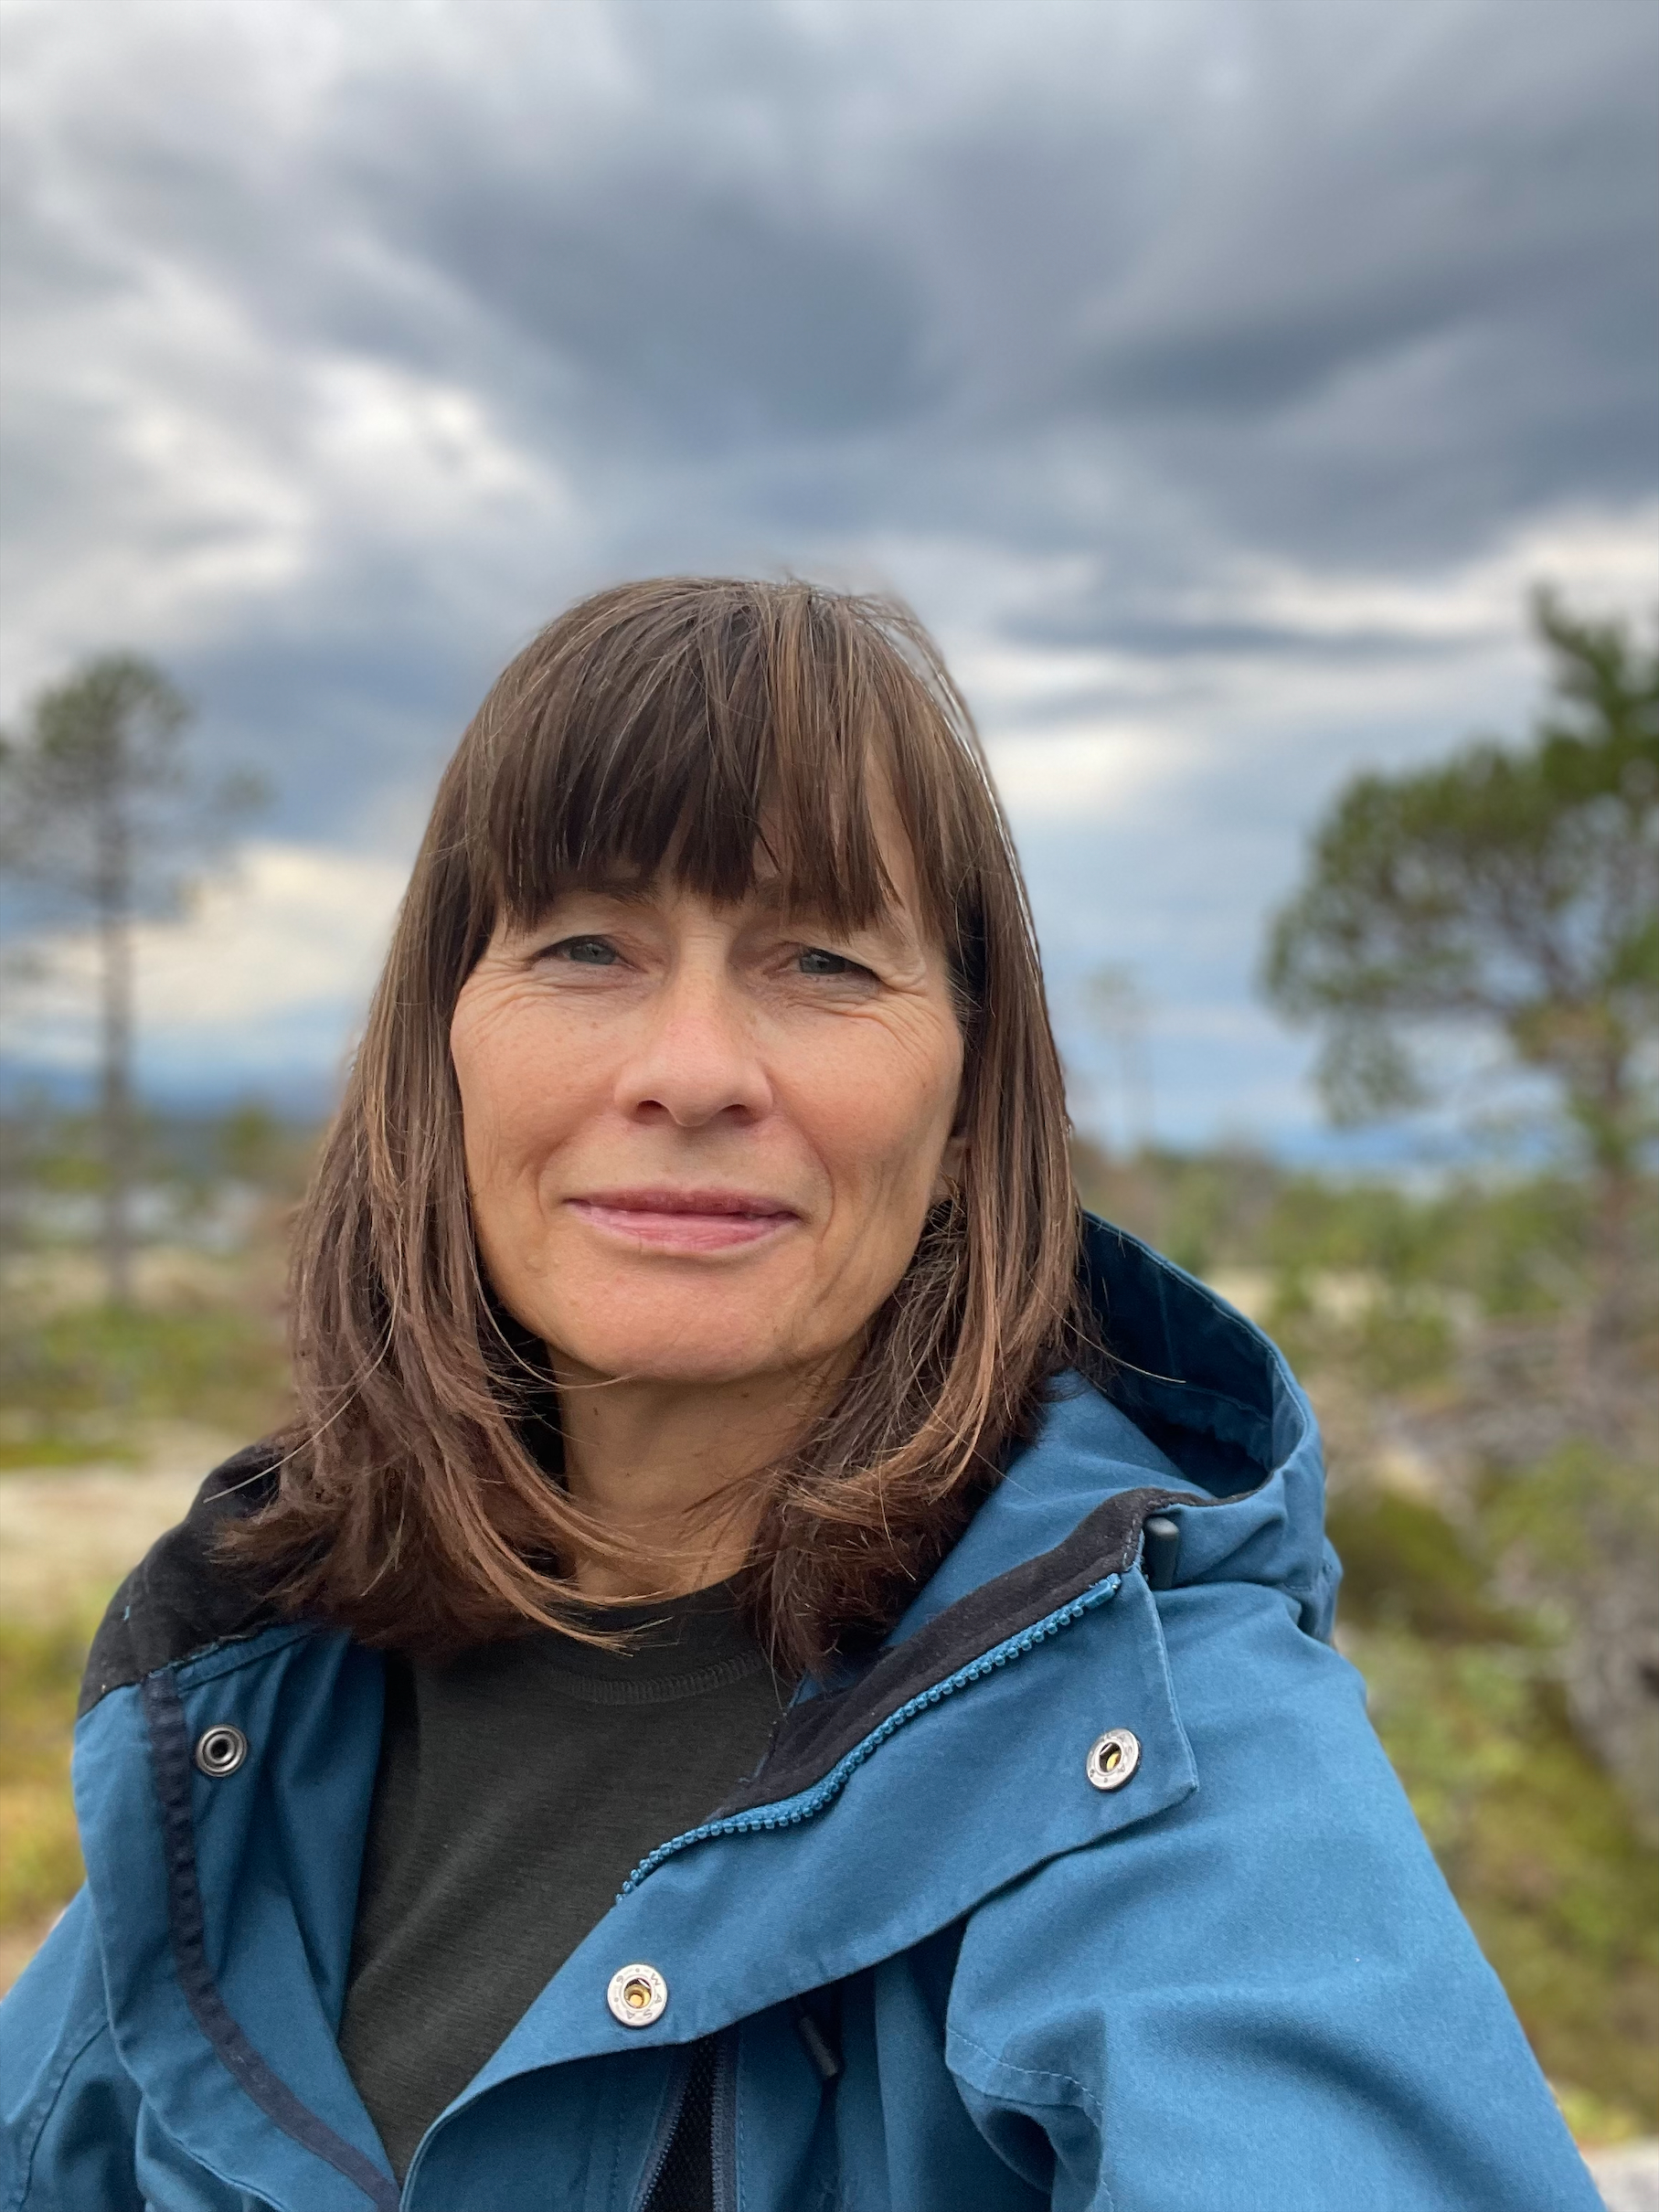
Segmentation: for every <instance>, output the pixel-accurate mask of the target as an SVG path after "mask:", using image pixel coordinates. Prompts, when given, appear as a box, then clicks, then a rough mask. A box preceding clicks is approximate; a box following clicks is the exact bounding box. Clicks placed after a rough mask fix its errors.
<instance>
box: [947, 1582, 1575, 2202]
mask: <svg viewBox="0 0 1659 2212" xmlns="http://www.w3.org/2000/svg"><path fill="white" fill-rule="evenodd" d="M1160 1611H1161V1615H1162V1626H1163V1632H1164V1641H1165V1645H1166V1649H1167V1653H1168V1660H1169V1666H1170V1672H1171V1678H1172V1682H1173V1685H1174V1688H1175V1704H1176V1707H1177V1709H1178V1710H1179V1712H1180V1715H1181V1719H1182V1723H1183V1725H1184V1726H1185V1727H1186V1731H1187V1734H1188V1737H1189V1739H1190V1740H1191V1745H1192V1749H1193V1755H1194V1760H1195V1762H1196V1770H1197V1775H1198V1786H1197V1789H1196V1792H1194V1793H1193V1794H1192V1795H1191V1796H1189V1797H1187V1798H1186V1799H1185V1800H1184V1801H1183V1802H1182V1803H1179V1804H1176V1805H1174V1806H1172V1807H1170V1808H1168V1809H1167V1810H1166V1811H1164V1812H1161V1813H1155V1814H1154V1815H1153V1816H1152V1817H1150V1818H1148V1819H1147V1820H1145V1821H1144V1822H1143V1823H1141V1824H1138V1825H1131V1826H1129V1827H1127V1828H1124V1829H1122V1830H1121V1831H1120V1832H1119V1833H1118V1834H1115V1835H1113V1836H1111V1837H1110V1838H1108V1839H1105V1840H1102V1841H1101V1842H1099V1843H1096V1844H1093V1845H1089V1846H1088V1847H1086V1848H1084V1849H1081V1850H1079V1851H1075V1852H1071V1853H1069V1854H1067V1855H1065V1856H1061V1857H1058V1858H1055V1859H1052V1860H1050V1861H1048V1863H1047V1864H1046V1865H1044V1866H1041V1867H1039V1868H1037V1870H1036V1871H1035V1872H1034V1873H1033V1874H1031V1875H1030V1876H1028V1877H1026V1879H1025V1880H1024V1881H1022V1882H1020V1883H1018V1884H1016V1885H1015V1886H1014V1887H1013V1888H1010V1889H1008V1890H1005V1891H1004V1892H1003V1893H1001V1894H1000V1895H999V1896H997V1897H995V1898H991V1899H989V1900H988V1901H987V1902H986V1903H985V1904H984V1905H983V1906H981V1907H980V1909H978V1910H977V1911H976V1912H975V1913H974V1914H973V1918H972V1919H971V1920H970V1922H969V1924H968V1928H967V1930H966V1931H965V1934H964V1939H963V1943H962V1952H961V1955H960V1958H959V1961H958V1965H957V1972H956V1975H955V1979H954V1983H953V1985H952V1996H951V2003H950V2010H949V2015H948V2018H947V2047H946V2057H947V2060H948V2062H949V2064H950V2066H951V2068H952V2073H953V2075H954V2076H955V2079H956V2081H957V2084H958V2087H959V2090H961V2093H962V2097H963V2099H964V2100H965V2102H966V2103H967V2105H968V2108H969V2111H970V2112H971V2113H972V2114H973V2118H974V2120H975V2122H977V2124H978V2126H979V2127H980V2129H981V2132H983V2133H984V2135H985V2136H986V2137H987V2139H988V2140H989V2141H990V2142H991V2143H992V2145H993V2146H994V2148H995V2149H997V2150H998V2151H1000V2152H1001V2154H1002V2155H1003V2156H1004V2157H1005V2159H1006V2160H1007V2162H1008V2163H1009V2164H1011V2165H1013V2166H1015V2167H1016V2170H1017V2171H1023V2172H1025V2173H1026V2175H1027V2178H1029V2179H1030V2180H1032V2181H1033V2182H1034V2183H1036V2184H1037V2185H1038V2186H1039V2187H1040V2188H1043V2189H1045V2190H1047V2191H1048V2192H1049V2193H1050V2201H1051V2203H1052V2205H1053V2207H1055V2212H1109V2208H1110V2212H1154V2208H1155V2212H1222V2208H1223V2207H1225V2212H1336V2208H1337V2207H1340V2212H1495V2208H1496V2207H1499V2206H1502V2207H1505V2212H1600V2207H1601V2198H1600V2196H1599V2195H1598V2194H1597V2192H1596V2189H1595V2187H1594V2185H1593V2184H1592V2183H1591V2181H1590V2176H1589V2175H1588V2173H1587V2172H1586V2170H1585V2167H1584V2165H1583V2163H1582V2161H1581V2160H1580V2159H1579V2154H1578V2152H1577V2150H1576V2149H1575V2147H1574V2145H1573V2143H1572V2139H1571V2137H1570V2135H1569V2133H1568V2132H1567V2129H1566V2127H1565V2125H1564V2123H1563V2122H1562V2121H1561V2118H1560V2116H1559V2113H1558V2111H1557V2109H1556V2105H1555V2101H1554V2099H1553V2098H1552V2097H1551V2095H1550V2092H1549V2090H1548V2088H1547V2084H1546V2083H1545V2081H1544V2079H1543V2077H1542V2075H1541V2074H1540V2073H1539V2071H1538V2068H1537V2064H1536V2062H1535V2061H1534V2059H1533V2057H1532V2054H1531V2052H1530V2050H1529V2049H1528V2047H1527V2045H1526V2040H1525V2038H1524V2037H1523V2036H1522V2034H1521V2030H1520V2027H1519V2025H1518V2023H1517V2022H1516V2020H1515V2015H1514V2014H1513V2013H1512V2011H1511V2010H1510V2007H1509V2004H1508V2001H1507V1999H1506V1998H1505V1994H1504V1992H1503V1989H1502V1987H1501V1985H1500V1984H1499V1983H1498V1981H1497V1978H1496V1976H1495V1975H1494V1973H1493V1972H1492V1970H1491V1969H1490V1967H1488V1966H1487V1964H1486V1962H1485V1961H1484V1958H1483V1957H1482V1956H1481V1953H1480V1951H1479V1950H1478V1949H1477V1947H1476V1945H1475V1942H1474V1939H1473V1936H1472V1934H1471V1933H1470V1930H1469V1929H1468V1927H1467V1925H1466V1923H1465V1922H1464V1920H1463V1919H1462V1915H1461V1913H1460V1912H1459V1910H1458V1909H1457V1906H1456V1903H1455V1901H1454V1900H1453V1898H1452V1895H1451V1892H1450V1891H1449V1890H1448V1888H1447V1887H1446V1885H1445V1882H1444V1881H1443V1879H1442V1878H1441V1874H1440V1871H1439V1869H1438V1868H1437V1866H1435V1864H1434V1861H1433V1858H1432V1856H1430V1852H1429V1848H1428V1845H1426V1843H1425V1842H1424V1840H1423V1837H1422V1834H1421V1832H1420V1829H1419V1828H1418V1825H1417V1823H1416V1821H1415V1819H1414V1818H1413V1816H1412V1813H1411V1810H1410V1807H1409V1804H1408V1803H1407V1802H1406V1799H1405V1796H1404V1793H1403V1792H1402V1791H1401V1790H1400V1788H1399V1785H1398V1782H1397V1781H1396V1780H1395V1777H1394V1774H1393V1772H1392V1771H1391V1769H1390V1768H1389V1766H1388V1760H1387V1759H1386V1758H1385V1756H1384V1754H1383V1751H1382V1748H1381V1746H1380V1745H1379V1744H1378V1743H1377V1739H1376V1737H1375V1735H1374V1734H1373V1732H1372V1730H1371V1728H1370V1725H1369V1722H1368V1721H1367V1717H1366V1713H1365V1701H1364V1690H1363V1686H1362V1685H1361V1683H1360V1681H1359V1678H1358V1676H1357V1675H1356V1674H1355V1673H1354V1671H1353V1669H1352V1668H1351V1667H1349V1666H1348V1665H1347V1664H1346V1663H1345V1661H1344V1660H1343V1659H1341V1658H1340V1657H1339V1656H1338V1655H1337V1654H1335V1652H1334V1651H1332V1650H1331V1649H1330V1648H1329V1647H1328V1646H1326V1645H1324V1644H1322V1643H1315V1642H1314V1641H1313V1639H1312V1638H1310V1637H1308V1636H1306V1635H1304V1634H1303V1632H1302V1631H1301V1630H1300V1629H1299V1628H1297V1627H1296V1626H1295V1624H1294V1622H1293V1621H1292V1615H1291V1612H1290V1610H1289V1608H1288V1606H1287V1604H1286V1602H1285V1601H1284V1600H1283V1599H1282V1598H1281V1596H1280V1595H1279V1594H1278V1593H1276V1592H1275V1591H1273V1590H1271V1589H1268V1588H1265V1587H1262V1586H1260V1585H1252V1584H1248V1583H1246V1584H1240V1583H1229V1584H1225V1585H1199V1586H1197V1587H1195V1588H1191V1589H1186V1590H1175V1591H1172V1592H1169V1593H1167V1594H1166V1595H1165V1596H1164V1597H1163V1598H1162V1599H1161V1600H1160ZM1108 1692H1109V1686H1105V1685H1103V1686H1102V1700H1101V1702H1102V1709H1104V1708H1105V1707H1106V1706H1107V1705H1109V1704H1110V1696H1109V1694H1108ZM1128 1787H1129V1788H1131V1789H1133V1781H1132V1782H1131V1783H1130V1784H1129V1785H1128Z"/></svg>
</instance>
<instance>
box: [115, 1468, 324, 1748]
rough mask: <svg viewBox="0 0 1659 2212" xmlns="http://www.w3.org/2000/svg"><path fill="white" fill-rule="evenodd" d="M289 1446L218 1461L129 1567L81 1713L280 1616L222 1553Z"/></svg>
mask: <svg viewBox="0 0 1659 2212" xmlns="http://www.w3.org/2000/svg"><path fill="white" fill-rule="evenodd" d="M280 1460H281V1454H280V1452H279V1451H278V1449H277V1447H276V1445H275V1444H273V1443H271V1441H269V1440H268V1439H267V1440H265V1441H261V1442H260V1443H256V1444H249V1445H247V1446H245V1447H244V1448H243V1450H241V1451H240V1452H235V1453H234V1454H233V1455H232V1456H231V1457H230V1458H229V1459H228V1460H225V1461H224V1462H222V1463H221V1464H220V1465H218V1466H217V1467H216V1468H214V1470H213V1472H212V1473H211V1474H209V1475H208V1476H207V1480H206V1481H205V1482H204V1483H203V1484H202V1486H201V1488H200V1489H199V1490H198V1491H197V1494H196V1499H195V1502H194V1504H193V1505H191V1507H190V1510H189V1512H188V1513H187V1514H186V1515H185V1517H184V1519H183V1520H182V1521H181V1522H180V1523H179V1524H178V1526H177V1527H176V1528H170V1529H168V1531H167V1533H166V1534H165V1536H164V1537H158V1538H157V1540H156V1541H155V1543H154V1544H153V1545H152V1546H151V1547H150V1549H149V1550H148V1551H147V1552H146V1553H145V1555H144V1558H142V1559H141V1560H140V1561H139V1563H138V1565H137V1566H136V1567H135V1568H134V1569H133V1571H132V1573H131V1574H130V1575H128V1577H127V1578H126V1579H125V1581H123V1582H122V1585H121V1587H120V1589H119V1590H117V1591H116V1592H115V1595H114V1596H113V1597H112V1599H111V1601H110V1603H109V1608H108V1610H107V1611H106V1612H105V1614H104V1617H103V1620H102V1622H101V1623H100V1625H99V1629H98V1632H97V1634H96V1635H95V1636H94V1637H93V1639H92V1648H91V1650H90V1653H89V1654H88V1656H87V1668H86V1675H85V1676H84V1678H83V1680H82V1683H81V1689H80V1708H79V1710H80V1714H81V1715H85V1714H87V1713H89V1712H90V1711H91V1709H92V1707H94V1706H95V1705H96V1704H98V1702H99V1700H100V1699H101V1698H103V1697H106V1696H108V1695H109V1693H110V1692H111V1691H112V1690H118V1689H122V1688H124V1687H125V1686H127V1685H128V1684H130V1683H134V1682H138V1681H140V1680H142V1678H143V1677H144V1675H151V1674H154V1672H155V1670H156V1668H157V1667H162V1666H169V1665H171V1664H173V1663H174V1662H175V1660H179V1659H184V1658H186V1657H188V1655H189V1654H191V1653H192V1652H196V1651H200V1650H202V1649H203V1648H204V1647H205V1646H207V1645H208V1644H210V1643H223V1642H224V1641H225V1640H226V1639H227V1638H229V1637H232V1636H245V1635H251V1634H253V1633H254V1632H256V1631H258V1630H259V1629H261V1628H265V1627H268V1626H270V1625H271V1623H272V1622H274V1621H276V1620H277V1619H278V1618H279V1615H278V1614H277V1612H276V1610H275V1608H274V1607H273V1606H272V1605H271V1602H270V1600H269V1598H268V1597H267V1596H266V1594H265V1593H264V1592H263V1591H262V1590H261V1589H260V1587H259V1586H258V1584H257V1582H256V1581H255V1580H254V1579H253V1578H252V1577H251V1576H250V1575H249V1574H247V1573H245V1572H243V1571H239V1569H236V1568H235V1567H233V1566H230V1565H229V1564H228V1563H227V1562H226V1561H225V1560H224V1559H222V1558H220V1557H219V1555H218V1537H219V1535H220V1533H221V1531H222V1530H223V1529H224V1528H225V1527H227V1526H229V1524H231V1523H232V1522H235V1521H238V1520H241V1519H245V1518H246V1517H247V1516H248V1515H250V1514H252V1513H256V1512H258V1510H259V1509H260V1507H261V1505H266V1504H268V1503H269V1501H270V1499H271V1496H272V1495H273V1494H274V1493H275V1488H276V1479H277V1469H278V1466H279V1464H280Z"/></svg>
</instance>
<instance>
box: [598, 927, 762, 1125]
mask: <svg viewBox="0 0 1659 2212" xmlns="http://www.w3.org/2000/svg"><path fill="white" fill-rule="evenodd" d="M616 1103H617V1105H618V1106H619V1108H620V1109H621V1110H622V1112H623V1113H625V1114H626V1115H628V1117H629V1118H630V1119H631V1120H646V1121H651V1120H656V1119H659V1118H665V1119H666V1120H668V1121H670V1122H674V1123H675V1125H676V1126H677V1127H678V1128H681V1129H702V1128H706V1127H707V1125H708V1123H709V1122H717V1121H718V1120H719V1119H720V1118H721V1116H722V1115H727V1116H729V1117H730V1118H731V1119H732V1120H734V1121H737V1122H758V1121H760V1119H761V1118H762V1117H763V1116H764V1115H765V1114H766V1113H768V1112H769V1111H771V1103H772V1091H771V1082H770V1080H769V1079H768V1077H767V1074H766V1070H765V1069H764V1068H763V1067H762V1065H761V1063H760V1058H759V1055H758V1054H757V1052H756V1049H755V1041H754V1037H753V1036H752V1033H751V1031H750V1026H749V1024H748V1022H747V1021H746V1019H745V1010H744V1007H743V1005H742V1004H741V1003H740V994H739V992H738V991H737V990H736V988H735V987H734V985H733V984H732V982H731V980H730V979H729V978H728V976H726V975H725V974H723V973H719V972H718V971H711V970H709V969H705V968H702V967H701V966H699V965H695V964H692V963H689V962H688V963H686V965H685V966H683V967H681V968H680V969H678V970H677V971H676V972H675V973H674V974H673V975H672V976H670V977H669V978H668V979H667V980H666V981H665V983H664V984H663V986H662V988H661V990H660V991H658V992H656V993H654V994H653V998H652V1002H651V1005H650V1008H649V1011H648V1012H647V1013H646V1015H645V1016H644V1021H643V1029H642V1032H641V1034H640V1037H639V1039H638V1043H637V1046H636V1048H635V1049H634V1050H633V1052H632V1053H631V1054H630V1055H629V1056H628V1058H627V1059H626V1060H625V1061H624V1062H623V1065H622V1069H621V1071H620V1073H619V1076H618V1079H617V1091H616Z"/></svg>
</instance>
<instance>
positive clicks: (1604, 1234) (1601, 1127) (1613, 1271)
mask: <svg viewBox="0 0 1659 2212" xmlns="http://www.w3.org/2000/svg"><path fill="white" fill-rule="evenodd" d="M1597 1093H1598V1095H1597V1100H1596V1110H1597V1133H1598V1137H1599V1140H1600V1141H1599V1143H1598V1145H1597V1156H1596V1160H1595V1186H1596V1209H1595V1228H1594V1236H1595V1286H1596V1287H1595V1301H1594V1310H1593V1313H1592V1315H1591V1320H1590V1327H1591V1330H1592V1333H1593V1342H1592V1345H1591V1347H1590V1351H1591V1361H1592V1365H1593V1364H1595V1363H1596V1362H1598V1361H1601V1362H1605V1361H1606V1360H1607V1359H1608V1358H1609V1357H1616V1356H1617V1354H1618V1352H1619V1350H1620V1347H1621V1345H1622V1342H1623V1339H1624V1337H1625V1335H1627V1333H1628V1330H1629V1326H1630V1318H1631V1313H1630V1308H1631V1249H1630V1244H1631V1217H1632V1213H1633V1211H1634V1205H1635V1195H1636V1193H1635V1176H1634V1173H1633V1164H1632V1141H1631V1119H1632V1116H1631V1098H1630V1069H1629V1056H1628V1051H1627V1049H1625V1048H1622V1043H1621V1041H1619V1040H1616V1039H1610V1040H1609V1041H1608V1043H1607V1045H1606V1046H1605V1048H1604V1049H1603V1051H1602V1054H1601V1067H1600V1069H1598V1081H1597Z"/></svg>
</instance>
